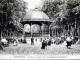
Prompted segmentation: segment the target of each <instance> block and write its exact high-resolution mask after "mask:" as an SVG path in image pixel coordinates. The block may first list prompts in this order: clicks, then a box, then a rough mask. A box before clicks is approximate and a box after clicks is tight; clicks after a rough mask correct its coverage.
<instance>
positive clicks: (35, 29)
mask: <svg viewBox="0 0 80 60" xmlns="http://www.w3.org/2000/svg"><path fill="white" fill-rule="evenodd" d="M21 23H22V24H23V26H24V28H23V36H24V37H32V36H33V37H45V36H50V33H51V32H50V30H51V29H50V24H51V23H52V21H51V20H50V19H49V17H48V16H47V15H46V14H45V13H43V12H42V11H39V10H33V11H30V12H27V13H26V15H25V16H24V18H23V20H21Z"/></svg>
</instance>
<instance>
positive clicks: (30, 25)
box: [30, 23, 33, 37]
mask: <svg viewBox="0 0 80 60" xmlns="http://www.w3.org/2000/svg"><path fill="white" fill-rule="evenodd" d="M31 26H32V23H31V25H30V32H31V37H32V35H33V33H32V28H31Z"/></svg>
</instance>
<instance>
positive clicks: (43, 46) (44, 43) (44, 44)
mask: <svg viewBox="0 0 80 60" xmlns="http://www.w3.org/2000/svg"><path fill="white" fill-rule="evenodd" d="M45 47H46V42H45V40H43V42H42V47H41V49H45Z"/></svg>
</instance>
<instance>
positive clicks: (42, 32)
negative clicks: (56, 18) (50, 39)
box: [41, 23, 43, 37]
mask: <svg viewBox="0 0 80 60" xmlns="http://www.w3.org/2000/svg"><path fill="white" fill-rule="evenodd" d="M41 30H42V31H41V33H42V37H43V23H42V25H41Z"/></svg>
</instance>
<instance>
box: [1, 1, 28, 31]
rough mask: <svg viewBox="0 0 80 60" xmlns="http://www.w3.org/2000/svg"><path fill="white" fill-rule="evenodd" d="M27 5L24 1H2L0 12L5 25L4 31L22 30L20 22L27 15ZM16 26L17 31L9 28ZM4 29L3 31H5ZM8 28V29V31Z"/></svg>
mask: <svg viewBox="0 0 80 60" xmlns="http://www.w3.org/2000/svg"><path fill="white" fill-rule="evenodd" d="M26 4H27V3H25V2H24V1H23V0H0V10H1V11H2V14H1V15H0V16H1V17H3V18H1V20H0V22H1V25H3V27H4V30H5V29H6V30H15V31H16V29H18V28H19V29H20V28H21V27H20V20H21V19H22V18H23V17H24V15H25V12H26V11H25V9H26V8H27V7H26ZM3 22H4V23H3ZM10 25H11V26H12V27H13V26H14V27H15V28H16V26H17V28H16V29H13V28H9V26H10ZM3 27H2V28H1V29H3ZM7 28H8V29H7Z"/></svg>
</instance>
